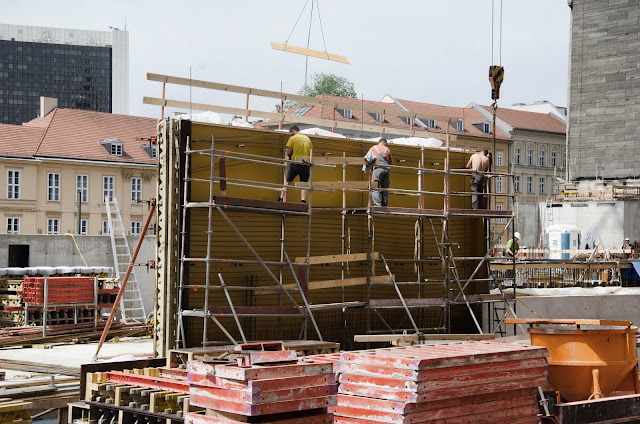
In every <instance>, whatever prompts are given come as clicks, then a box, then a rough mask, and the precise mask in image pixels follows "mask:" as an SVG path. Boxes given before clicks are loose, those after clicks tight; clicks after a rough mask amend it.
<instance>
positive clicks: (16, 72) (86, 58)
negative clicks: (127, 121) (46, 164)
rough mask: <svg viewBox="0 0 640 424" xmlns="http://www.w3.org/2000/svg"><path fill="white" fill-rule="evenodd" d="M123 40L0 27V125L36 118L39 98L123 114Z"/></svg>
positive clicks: (119, 35) (120, 34)
mask: <svg viewBox="0 0 640 424" xmlns="http://www.w3.org/2000/svg"><path fill="white" fill-rule="evenodd" d="M128 57H129V34H128V32H127V31H120V30H116V29H114V30H112V31H88V30H76V29H63V28H48V27H31V26H24V25H7V24H0V123H3V124H21V123H24V122H27V121H30V120H32V119H34V118H36V117H37V116H38V113H39V110H40V109H39V108H40V97H41V96H44V97H52V98H57V99H58V106H60V107H64V108H73V109H83V110H93V111H98V112H112V113H117V114H124V115H126V114H128V112H129V110H128V97H129V62H128Z"/></svg>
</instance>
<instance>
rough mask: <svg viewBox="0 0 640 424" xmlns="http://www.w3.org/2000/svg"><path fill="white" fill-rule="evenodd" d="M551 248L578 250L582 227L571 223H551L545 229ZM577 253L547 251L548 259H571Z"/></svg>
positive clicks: (547, 246)
mask: <svg viewBox="0 0 640 424" xmlns="http://www.w3.org/2000/svg"><path fill="white" fill-rule="evenodd" d="M545 234H546V239H547V242H546V245H545V247H546V248H547V249H549V250H577V249H579V248H580V228H578V227H576V226H575V225H571V224H555V225H549V226H548V227H547V229H546V231H545ZM575 255H576V254H575V253H569V252H566V253H564V252H553V253H547V255H546V257H547V258H548V259H571V258H572V257H574V256H575Z"/></svg>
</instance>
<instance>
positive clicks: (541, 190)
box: [540, 178, 544, 194]
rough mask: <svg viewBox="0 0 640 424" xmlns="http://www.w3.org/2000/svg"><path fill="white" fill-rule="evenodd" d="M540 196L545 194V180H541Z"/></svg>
mask: <svg viewBox="0 0 640 424" xmlns="http://www.w3.org/2000/svg"><path fill="white" fill-rule="evenodd" d="M540 194H544V178H540Z"/></svg>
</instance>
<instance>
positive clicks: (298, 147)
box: [278, 125, 313, 203]
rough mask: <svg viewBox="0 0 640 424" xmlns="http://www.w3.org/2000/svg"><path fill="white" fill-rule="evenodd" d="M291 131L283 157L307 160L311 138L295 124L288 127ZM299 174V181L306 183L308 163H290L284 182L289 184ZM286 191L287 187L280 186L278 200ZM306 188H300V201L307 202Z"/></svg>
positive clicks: (280, 199)
mask: <svg viewBox="0 0 640 424" xmlns="http://www.w3.org/2000/svg"><path fill="white" fill-rule="evenodd" d="M289 132H290V133H291V137H289V141H287V152H286V153H285V159H290V160H298V158H300V159H301V160H303V159H304V158H307V160H308V159H309V158H310V157H311V152H312V150H313V145H312V144H311V139H309V137H307V136H306V135H304V134H302V133H301V132H300V128H298V127H297V126H296V125H292V126H291V128H290V129H289ZM298 175H299V176H300V181H302V182H303V183H306V182H308V181H309V165H308V164H305V163H290V164H289V170H288V171H287V173H286V175H285V178H284V183H285V185H289V184H291V182H292V181H293V180H294V179H295V178H296V177H297V176H298ZM286 192H287V187H283V188H282V192H281V194H280V197H279V198H278V201H279V202H282V201H283V197H284V193H286ZM307 193H308V192H307V190H302V193H301V194H300V196H301V197H302V201H301V203H307Z"/></svg>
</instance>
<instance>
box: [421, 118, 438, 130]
mask: <svg viewBox="0 0 640 424" xmlns="http://www.w3.org/2000/svg"><path fill="white" fill-rule="evenodd" d="M424 123H425V125H426V126H427V127H429V128H435V127H436V121H435V120H433V119H427V120H425V121H424Z"/></svg>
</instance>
